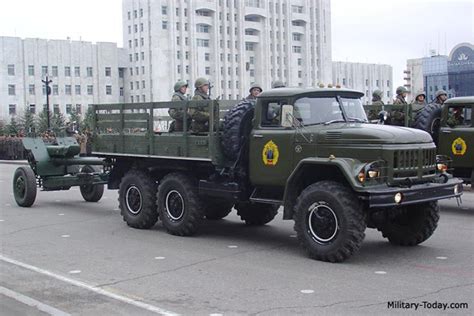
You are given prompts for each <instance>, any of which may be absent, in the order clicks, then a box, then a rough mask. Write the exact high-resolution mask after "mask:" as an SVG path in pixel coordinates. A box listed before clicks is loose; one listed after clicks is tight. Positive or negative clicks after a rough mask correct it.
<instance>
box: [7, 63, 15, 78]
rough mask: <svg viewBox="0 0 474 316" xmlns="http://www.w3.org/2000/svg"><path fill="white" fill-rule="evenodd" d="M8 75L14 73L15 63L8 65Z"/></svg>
mask: <svg viewBox="0 0 474 316" xmlns="http://www.w3.org/2000/svg"><path fill="white" fill-rule="evenodd" d="M8 75H9V76H14V75H15V65H8Z"/></svg>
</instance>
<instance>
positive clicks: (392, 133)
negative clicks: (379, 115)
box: [313, 123, 433, 144]
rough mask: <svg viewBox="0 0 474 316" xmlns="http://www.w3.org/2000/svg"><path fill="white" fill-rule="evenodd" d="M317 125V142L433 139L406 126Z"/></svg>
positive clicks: (365, 142) (414, 141)
mask: <svg viewBox="0 0 474 316" xmlns="http://www.w3.org/2000/svg"><path fill="white" fill-rule="evenodd" d="M318 127H319V128H318V129H319V132H317V138H316V139H317V142H318V143H364V144H368V143H369V144H419V143H431V142H432V141H433V140H432V138H431V136H430V134H428V133H427V132H424V131H421V130H418V129H414V128H408V127H397V126H388V125H376V124H363V123H336V124H332V125H329V126H324V127H323V128H322V129H323V130H321V126H318ZM313 131H314V132H316V131H315V130H313ZM315 136H316V135H315Z"/></svg>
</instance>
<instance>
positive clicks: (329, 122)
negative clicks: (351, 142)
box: [324, 119, 346, 125]
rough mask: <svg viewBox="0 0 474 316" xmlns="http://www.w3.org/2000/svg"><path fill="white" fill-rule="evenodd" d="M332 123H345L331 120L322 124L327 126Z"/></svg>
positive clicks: (342, 120) (344, 121)
mask: <svg viewBox="0 0 474 316" xmlns="http://www.w3.org/2000/svg"><path fill="white" fill-rule="evenodd" d="M332 123H346V120H344V119H337V120H331V121H327V122H324V125H329V124H332Z"/></svg>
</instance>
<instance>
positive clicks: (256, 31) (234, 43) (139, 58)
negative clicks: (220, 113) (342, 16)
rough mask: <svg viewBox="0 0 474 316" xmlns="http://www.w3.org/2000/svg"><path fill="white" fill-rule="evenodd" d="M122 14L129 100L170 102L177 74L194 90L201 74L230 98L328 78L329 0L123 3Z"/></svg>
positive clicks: (135, 0) (130, 0)
mask: <svg viewBox="0 0 474 316" xmlns="http://www.w3.org/2000/svg"><path fill="white" fill-rule="evenodd" d="M122 14H123V39H124V47H125V48H126V49H128V50H129V55H128V61H129V62H130V63H131V64H132V65H131V66H130V67H129V71H128V72H127V74H126V81H128V82H127V90H129V91H126V98H127V101H132V102H133V101H135V102H136V101H137V100H140V101H150V100H154V101H162V100H169V99H170V97H171V95H172V93H173V90H172V89H173V85H174V83H175V82H176V81H177V80H180V79H183V80H187V81H188V82H189V83H190V91H189V93H192V92H193V88H194V87H193V84H194V80H195V79H197V78H198V77H206V78H209V79H210V80H211V82H212V84H213V86H214V87H213V90H212V96H213V97H217V96H221V97H222V98H225V99H236V98H241V97H243V96H244V95H247V94H248V89H249V86H250V85H251V84H252V83H254V82H257V83H260V84H261V85H262V86H263V88H264V89H269V88H270V86H271V82H272V81H274V80H282V81H283V82H286V84H287V85H289V86H316V85H317V84H318V83H319V82H329V81H330V80H331V9H330V2H329V0H278V1H266V0H123V12H122Z"/></svg>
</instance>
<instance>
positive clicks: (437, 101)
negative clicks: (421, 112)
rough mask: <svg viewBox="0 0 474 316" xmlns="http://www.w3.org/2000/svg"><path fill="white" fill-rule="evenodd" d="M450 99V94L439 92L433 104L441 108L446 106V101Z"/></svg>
mask: <svg viewBox="0 0 474 316" xmlns="http://www.w3.org/2000/svg"><path fill="white" fill-rule="evenodd" d="M447 99H448V93H447V92H446V91H444V90H438V91H436V94H435V99H434V101H433V103H432V104H437V105H439V106H441V105H443V104H444V101H446V100H447Z"/></svg>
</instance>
